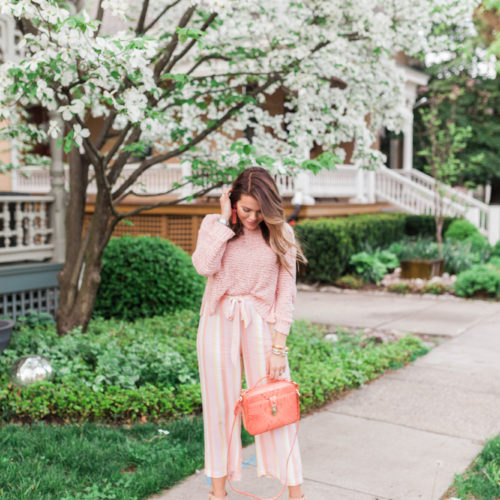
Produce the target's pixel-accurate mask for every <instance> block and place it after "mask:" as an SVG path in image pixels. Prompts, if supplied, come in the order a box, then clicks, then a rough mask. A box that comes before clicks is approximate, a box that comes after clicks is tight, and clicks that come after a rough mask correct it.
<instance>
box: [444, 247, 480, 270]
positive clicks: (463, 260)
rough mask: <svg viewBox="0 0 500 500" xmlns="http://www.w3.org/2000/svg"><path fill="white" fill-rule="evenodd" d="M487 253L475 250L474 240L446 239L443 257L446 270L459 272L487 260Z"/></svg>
mask: <svg viewBox="0 0 500 500" xmlns="http://www.w3.org/2000/svg"><path fill="white" fill-rule="evenodd" d="M486 255H487V254H485V253H481V252H478V251H474V250H473V248H472V242H471V241H470V240H469V239H465V240H452V239H448V240H445V242H444V243H443V258H444V262H445V270H446V272H447V273H450V274H458V273H461V272H463V271H466V270H467V269H470V268H471V267H472V266H474V265H476V264H482V263H484V262H485V260H486Z"/></svg>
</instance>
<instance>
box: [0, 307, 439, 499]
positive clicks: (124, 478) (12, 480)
mask: <svg viewBox="0 0 500 500" xmlns="http://www.w3.org/2000/svg"><path fill="white" fill-rule="evenodd" d="M198 321H199V314H198V313H193V312H192V311H179V312H176V313H174V314H171V315H167V316H163V317H155V318H151V319H143V320H138V321H136V322H134V323H130V322H126V321H117V320H109V321H104V320H96V321H93V322H91V324H90V327H89V331H88V333H86V334H81V333H80V332H79V331H75V332H72V333H70V334H69V335H67V336H65V337H62V338H61V337H58V336H57V334H56V332H55V329H54V326H53V325H50V324H46V325H38V326H37V325H31V326H27V325H26V326H21V327H20V328H18V329H17V330H16V331H15V332H14V335H13V339H12V342H11V344H10V346H9V349H7V350H6V351H5V352H4V354H3V355H2V356H0V373H1V376H0V415H1V418H2V420H3V422H4V423H3V424H2V425H0V464H1V467H0V484H1V485H2V487H1V488H0V491H1V498H5V499H9V500H14V499H15V500H17V499H18V498H24V497H25V496H26V495H28V494H29V496H30V497H31V498H58V499H63V500H70V499H77V498H78V499H79V500H91V499H94V498H100V499H108V498H109V499H112V498H120V499H123V500H125V499H130V500H131V499H138V498H147V497H148V496H149V495H151V494H153V493H155V492H157V491H160V490H162V489H164V488H168V487H170V486H172V485H173V484H175V483H176V482H177V481H179V480H181V479H182V478H184V477H186V476H188V475H190V474H193V473H194V472H195V471H196V470H199V469H201V467H202V466H203V425H202V421H201V416H200V411H201V398H200V393H199V382H198V378H197V365H196V348H195V339H196V331H197V325H198ZM288 345H289V347H290V366H291V372H292V374H293V379H294V381H296V382H297V383H298V384H299V386H300V390H301V398H300V403H301V412H302V414H303V415H305V414H307V413H308V412H311V411H313V410H314V409H316V408H320V407H321V406H322V405H324V404H325V403H326V402H328V401H331V400H333V399H335V398H337V397H339V396H340V395H341V394H343V393H345V392H346V391H348V390H351V389H354V388H356V387H359V386H361V385H362V384H364V383H367V382H369V381H370V380H373V379H375V378H377V377H378V376H380V375H382V374H383V373H385V372H387V371H388V370H394V369H397V368H399V367H401V366H404V365H405V364H407V363H409V362H410V361H412V360H414V359H415V358H417V357H418V356H421V355H423V354H425V353H427V352H428V350H429V347H428V346H427V345H425V344H424V342H422V341H421V340H420V339H418V338H416V337H413V336H397V337H391V336H385V337H384V336H380V335H376V334H375V332H364V331H362V330H358V331H354V330H348V329H344V328H336V329H333V330H332V329H328V328H327V327H325V326H324V325H323V326H322V325H313V324H311V323H310V322H308V321H305V320H298V321H295V323H294V324H293V325H292V330H291V335H290V338H289V341H288ZM35 353H36V354H43V355H46V356H48V357H49V358H52V363H53V365H54V368H55V371H56V376H55V378H54V379H53V380H52V381H51V382H38V383H36V384H34V385H32V386H29V387H27V388H20V387H17V386H15V385H14V384H13V383H12V382H10V381H9V377H8V372H9V366H10V365H11V363H12V362H13V361H14V360H15V359H16V358H17V357H19V356H21V355H24V354H35ZM166 353H168V356H169V360H170V361H169V363H167V364H164V363H162V362H161V361H162V360H164V359H165V357H166ZM113 360H115V361H116V363H115V362H114V361H113ZM113 363H114V364H113ZM172 366H173V367H174V368H175V370H174V371H172V370H171V367H172ZM87 420H88V421H93V423H87V422H85V421H87ZM28 421H31V422H34V423H33V424H29V425H28V424H24V425H21V426H20V425H18V424H19V423H22V422H28ZM55 422H64V423H66V425H63V426H61V425H56V424H55ZM27 430H29V432H26V431H27ZM161 431H163V432H161ZM167 432H168V433H169V434H167ZM252 440H253V438H251V436H249V435H247V434H246V433H245V432H243V442H244V443H245V444H249V443H250V442H252ZM26 492H28V493H26Z"/></svg>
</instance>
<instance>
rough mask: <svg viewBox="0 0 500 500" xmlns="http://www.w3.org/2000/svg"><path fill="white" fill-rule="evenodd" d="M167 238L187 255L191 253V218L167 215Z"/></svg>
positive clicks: (192, 249)
mask: <svg viewBox="0 0 500 500" xmlns="http://www.w3.org/2000/svg"><path fill="white" fill-rule="evenodd" d="M167 238H168V239H169V240H170V241H171V242H172V243H174V244H176V245H177V246H179V247H181V248H182V249H183V250H185V251H186V252H188V253H190V254H191V253H193V252H194V248H193V217H192V216H191V215H169V216H168V217H167Z"/></svg>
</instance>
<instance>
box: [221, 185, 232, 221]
mask: <svg viewBox="0 0 500 500" xmlns="http://www.w3.org/2000/svg"><path fill="white" fill-rule="evenodd" d="M230 193H231V188H226V189H224V190H223V191H222V195H221V197H220V213H221V216H222V217H224V219H226V220H229V219H230V218H231V214H232V208H231V199H230V198H229V194H230Z"/></svg>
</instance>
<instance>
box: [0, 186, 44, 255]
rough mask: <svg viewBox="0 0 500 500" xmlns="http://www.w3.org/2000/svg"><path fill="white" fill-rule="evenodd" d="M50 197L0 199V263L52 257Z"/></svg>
mask: <svg viewBox="0 0 500 500" xmlns="http://www.w3.org/2000/svg"><path fill="white" fill-rule="evenodd" d="M53 201H54V198H53V197H52V196H3V195H1V196H0V263H4V262H16V261H17V262H19V261H23V260H43V259H46V258H52V256H53V252H54V242H53V238H52V235H53V230H52V227H51V223H50V213H49V211H50V208H51V204H52V202H53Z"/></svg>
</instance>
